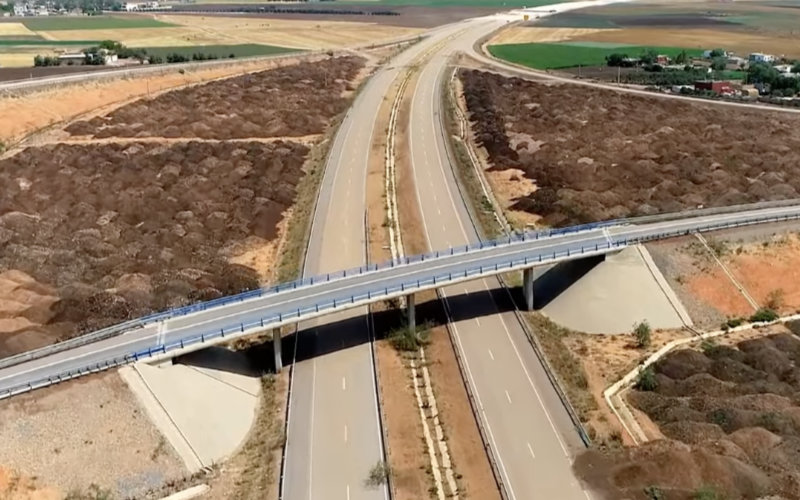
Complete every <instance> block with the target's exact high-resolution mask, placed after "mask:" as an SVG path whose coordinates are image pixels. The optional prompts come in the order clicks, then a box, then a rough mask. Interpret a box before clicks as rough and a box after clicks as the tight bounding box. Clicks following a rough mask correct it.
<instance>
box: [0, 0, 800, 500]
mask: <svg viewBox="0 0 800 500" xmlns="http://www.w3.org/2000/svg"><path fill="white" fill-rule="evenodd" d="M600 3H610V2H600ZM580 4H591V5H597V4H598V2H576V3H575V4H572V5H580ZM508 19H509V18H508V17H507V16H492V17H489V18H483V19H477V20H468V21H464V22H463V23H458V24H455V25H450V26H446V27H442V28H439V29H436V30H433V31H432V32H431V33H430V36H429V37H428V38H427V39H425V40H423V41H422V42H420V43H418V44H416V45H414V46H412V47H410V48H409V49H407V50H406V51H404V52H402V53H401V54H399V55H398V56H397V57H395V58H394V59H393V60H392V61H390V63H389V64H387V65H385V66H384V67H382V68H381V69H379V70H378V71H377V72H376V74H375V75H373V76H372V77H371V78H370V79H369V80H368V82H367V83H366V84H365V86H364V87H363V88H362V89H361V92H360V93H359V95H358V96H357V98H356V99H355V102H354V104H353V106H352V108H351V109H350V111H349V112H348V115H347V116H346V118H345V119H344V121H343V123H342V125H341V127H340V129H339V131H338V133H337V134H336V137H335V139H334V143H333V145H332V148H331V152H330V155H329V158H328V161H327V165H326V170H325V174H324V177H323V181H322V187H321V191H320V195H319V199H318V201H317V206H316V208H315V215H314V222H313V226H312V231H311V235H310V240H309V246H308V252H307V258H306V261H305V267H304V270H303V273H304V276H306V277H310V276H319V277H320V279H319V280H317V281H316V282H315V283H313V284H310V283H306V284H303V285H302V286H298V287H297V288H287V289H284V290H282V291H279V292H274V293H272V292H271V293H264V294H263V295H261V296H259V297H254V298H248V299H247V300H243V301H240V302H233V303H229V304H224V305H218V306H214V307H209V308H207V309H202V308H198V309H197V310H195V311H193V312H190V313H188V314H183V315H179V316H175V317H171V318H168V319H164V320H162V321H158V322H155V323H151V324H148V325H146V326H144V327H143V328H139V329H135V330H132V331H130V332H127V333H125V334H123V335H119V336H116V337H113V338H109V339H105V340H102V341H99V342H96V343H92V344H89V345H85V346H81V347H78V348H75V349H70V350H67V351H63V352H59V353H56V354H53V355H51V356H46V357H42V358H40V359H36V360H32V361H29V362H25V363H21V364H18V365H14V366H10V367H7V368H3V369H0V398H3V397H7V396H10V395H13V394H16V393H18V392H22V391H24V390H27V389H25V387H24V386H25V385H26V384H34V386H35V387H39V386H43V385H47V384H48V383H49V382H50V381H49V380H48V378H53V377H58V376H60V375H61V374H64V373H65V372H71V371H75V370H85V369H87V368H88V367H91V366H98V368H97V369H101V368H102V367H103V366H104V364H117V363H127V362H131V361H133V360H135V359H139V358H140V357H145V358H146V357H149V356H150V355H151V353H153V352H155V353H156V355H157V356H161V357H170V356H175V355H178V354H182V353H185V352H188V351H190V350H195V349H199V348H204V347H207V346H210V345H214V344H217V343H220V342H225V341H229V340H231V339H233V338H236V337H241V336H245V335H249V334H252V333H254V332H257V331H262V330H263V329H264V328H273V327H275V326H280V325H291V324H293V323H296V322H297V321H298V320H302V321H301V323H300V325H299V330H300V332H299V334H298V336H297V342H296V344H295V350H294V352H286V353H284V359H286V360H287V361H288V360H289V359H291V360H293V361H294V362H295V363H294V366H293V369H292V380H291V395H290V402H289V413H288V416H289V420H288V428H287V439H286V448H285V457H284V463H283V470H282V480H281V492H282V496H281V497H282V498H283V499H290V500H294V499H302V500H305V499H315V498H326V499H327V498H333V499H337V498H342V499H348V500H349V499H354V500H355V499H367V500H373V499H375V500H377V499H385V498H388V491H387V489H386V488H377V489H370V488H366V487H365V486H364V480H365V478H366V477H367V474H368V471H369V469H370V468H371V467H372V466H373V465H374V464H375V463H376V462H377V461H379V460H380V459H382V458H383V443H382V434H381V430H380V421H379V411H378V407H377V400H376V389H375V380H374V371H373V365H374V360H373V359H372V345H371V340H370V332H369V331H368V328H367V321H366V304H369V303H373V302H376V301H379V300H385V299H387V298H389V297H395V296H400V295H403V294H407V293H411V292H413V291H418V290H426V289H433V288H441V287H443V286H444V287H445V288H443V289H442V292H441V293H442V296H443V297H444V298H445V300H446V301H447V302H448V303H449V305H450V312H451V314H452V317H453V320H454V321H453V323H452V327H453V328H454V331H455V337H456V339H457V349H458V350H459V352H460V353H461V355H462V356H463V357H464V359H465V360H466V365H467V369H468V377H467V378H468V383H469V384H470V385H471V387H472V388H473V391H474V392H475V394H477V398H478V401H479V413H480V415H479V416H480V419H481V421H482V423H483V424H484V426H485V427H486V428H487V429H488V434H489V436H490V445H491V448H492V452H493V456H494V457H495V458H496V460H497V463H498V468H499V470H500V474H501V479H502V481H503V483H504V485H505V486H506V489H507V491H508V492H509V495H510V497H511V498H517V499H527V498H559V499H561V498H564V499H571V498H586V496H587V495H586V493H585V492H584V491H583V490H582V488H581V486H580V485H579V484H578V482H577V481H576V480H575V479H574V477H573V476H572V473H571V469H570V462H571V459H570V454H571V453H570V451H571V448H573V447H575V446H578V442H577V436H576V434H575V432H574V430H573V429H572V425H571V423H570V421H569V419H568V418H567V417H566V413H565V411H564V409H563V407H562V405H561V403H560V401H559V400H558V398H557V396H556V395H555V392H554V390H553V388H552V387H551V386H550V384H549V382H548V381H547V378H546V376H545V375H544V373H543V368H542V366H541V364H540V363H539V360H538V359H537V358H536V356H535V355H534V353H533V351H532V350H531V349H530V347H529V345H528V343H527V340H526V339H525V334H524V332H523V331H522V329H521V326H520V325H519V323H518V322H517V320H516V317H515V316H514V315H513V314H511V313H507V312H505V313H501V312H500V308H499V307H497V305H496V304H495V301H494V298H493V297H492V295H491V294H490V293H489V292H488V291H489V290H493V289H496V288H497V287H498V286H499V283H498V282H497V280H496V279H495V278H493V277H492V275H494V274H497V273H498V272H503V271H506V270H508V269H512V268H513V269H522V268H526V267H531V266H534V265H539V264H540V263H541V264H544V263H552V262H554V261H557V260H564V259H572V258H582V257H585V256H587V255H590V254H598V253H605V252H608V251H616V250H618V249H620V248H623V247H624V246H625V245H627V244H630V243H634V242H636V241H640V240H647V239H650V238H654V237H665V236H666V235H668V234H678V233H681V232H685V231H695V230H706V229H707V228H708V226H709V225H718V227H721V226H723V225H726V224H740V223H741V224H750V223H758V222H762V220H761V219H762V218H772V219H776V218H781V217H790V218H797V217H800V207H780V208H770V209H760V210H750V211H743V212H740V213H736V214H721V215H707V216H702V217H693V218H684V219H678V220H670V221H659V222H650V223H647V224H642V225H635V224H624V225H612V226H609V227H603V228H595V229H587V230H583V231H579V232H573V233H565V234H559V235H552V236H551V235H547V234H543V235H541V236H539V237H536V236H534V235H530V236H529V237H526V239H525V240H524V241H513V242H507V243H500V244H498V245H491V246H487V247H486V248H478V249H476V248H472V249H470V250H469V251H465V248H464V245H467V244H469V243H474V242H476V241H477V234H476V233H475V230H474V228H473V227H472V226H471V223H470V220H469V215H468V213H467V210H466V206H465V205H464V202H463V200H462V199H461V198H460V194H459V191H458V187H457V185H456V181H455V178H454V176H453V172H452V169H451V167H450V165H449V163H448V161H449V160H448V158H447V154H446V149H445V145H444V138H443V136H442V131H441V127H440V124H439V119H440V113H441V110H440V99H439V97H440V94H439V88H440V84H441V78H442V77H443V75H444V69H445V63H446V59H447V57H449V55H450V54H452V53H453V52H455V51H465V52H469V51H471V50H472V47H473V46H474V44H475V42H476V41H477V40H478V39H479V38H480V37H481V36H483V35H484V34H486V33H489V32H491V31H492V30H494V29H496V28H498V27H500V26H502V25H503V24H504V23H506V22H507V20H508ZM465 28H466V30H465ZM450 37H452V39H451V40H450V41H449V42H448V43H447V44H444V45H443V46H442V48H441V49H440V50H439V51H438V52H437V53H436V54H435V55H434V56H433V57H432V58H431V59H430V61H429V62H428V63H427V64H426V65H425V66H424V67H423V68H422V71H421V74H420V78H419V80H418V84H417V86H416V87H415V88H414V89H413V90H412V91H413V92H414V95H413V100H412V111H411V121H412V122H411V127H410V130H409V134H410V148H411V155H412V156H411V158H412V165H413V168H414V176H415V180H416V186H417V189H418V202H419V204H420V208H421V212H422V214H423V221H424V226H425V227H424V230H425V233H426V235H427V239H428V243H429V246H430V248H438V249H441V252H440V254H439V255H438V256H435V255H434V256H428V257H426V258H425V260H422V259H420V258H411V259H409V261H408V262H403V263H397V264H396V265H390V266H382V267H380V268H379V269H375V270H368V271H363V272H359V273H355V274H351V275H348V276H347V277H341V276H337V277H336V279H332V280H328V279H325V278H327V276H325V278H323V275H326V274H327V273H335V272H336V271H338V270H340V269H345V268H354V267H358V266H363V265H364V264H366V252H365V233H366V231H365V227H364V221H365V207H366V203H365V183H366V173H367V163H368V158H369V156H368V155H369V151H370V146H371V144H372V142H373V141H374V140H376V139H377V137H378V135H379V134H382V133H383V132H384V131H383V130H376V127H375V123H376V120H377V114H378V110H379V108H380V105H381V103H382V102H383V100H384V99H385V98H387V93H388V90H389V88H390V87H391V84H392V82H393V81H394V80H395V78H396V77H397V76H398V75H399V74H400V73H401V71H402V70H403V68H404V66H406V65H409V64H411V63H412V62H413V61H414V59H415V58H416V57H417V56H419V55H420V54H422V53H423V52H424V51H426V50H428V49H430V48H431V47H434V46H436V44H438V43H439V42H441V41H443V40H445V39H449V38H450ZM506 265H507V266H509V267H506V268H504V267H502V266H506ZM434 278H437V279H438V281H432V280H433V279H434ZM464 296H466V297H467V298H468V300H463V297H464ZM456 297H459V298H460V300H455V298H456ZM295 311H297V314H295ZM323 316H324V318H323ZM264 318H266V320H265V319H264ZM262 321H264V322H263V323H261V322H262ZM239 325H241V329H240V328H239ZM221 332H224V335H223V334H222V333H221ZM184 343H185V345H184ZM190 344H191V345H190ZM160 350H163V351H164V352H163V353H162V354H158V352H159V351H160ZM132 356H133V357H132ZM9 391H13V392H9Z"/></svg>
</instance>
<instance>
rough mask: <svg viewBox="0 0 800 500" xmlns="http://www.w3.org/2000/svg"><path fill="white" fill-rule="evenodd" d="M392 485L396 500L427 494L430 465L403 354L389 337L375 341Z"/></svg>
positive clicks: (415, 497)
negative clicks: (427, 474)
mask: <svg viewBox="0 0 800 500" xmlns="http://www.w3.org/2000/svg"><path fill="white" fill-rule="evenodd" d="M375 351H376V359H375V361H376V362H377V366H378V374H379V379H380V391H381V400H382V403H383V408H382V410H383V416H384V421H383V423H384V426H385V427H386V436H387V438H388V439H387V443H386V445H387V450H388V460H389V466H390V467H391V471H392V487H393V493H394V497H395V498H396V499H397V500H414V499H417V498H426V497H427V496H428V488H429V487H430V480H429V479H428V477H427V476H426V474H425V471H426V470H427V469H428V468H430V462H429V461H428V458H427V457H428V455H427V450H426V449H425V444H424V442H423V434H422V423H420V419H419V409H418V408H417V401H416V398H415V396H414V390H413V388H412V385H411V375H410V372H409V369H408V367H407V366H406V364H405V363H406V362H405V361H404V360H403V356H402V354H401V353H399V352H398V351H397V350H396V349H395V348H394V347H392V345H391V344H390V342H389V341H388V340H380V341H378V342H376V344H375Z"/></svg>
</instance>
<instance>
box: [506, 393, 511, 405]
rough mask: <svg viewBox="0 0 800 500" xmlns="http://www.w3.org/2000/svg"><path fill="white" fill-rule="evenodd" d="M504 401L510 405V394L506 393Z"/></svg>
mask: <svg viewBox="0 0 800 500" xmlns="http://www.w3.org/2000/svg"><path fill="white" fill-rule="evenodd" d="M506 399H507V400H508V404H511V394H509V393H508V391H506Z"/></svg>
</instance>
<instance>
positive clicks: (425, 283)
mask: <svg viewBox="0 0 800 500" xmlns="http://www.w3.org/2000/svg"><path fill="white" fill-rule="evenodd" d="M799 218H800V210H798V211H797V213H792V214H782V215H768V216H753V217H743V218H742V219H739V220H735V221H721V222H718V223H709V224H704V225H699V226H696V227H688V228H679V229H674V230H667V231H660V232H655V233H651V234H642V235H635V234H634V235H631V236H625V235H620V236H613V235H609V239H608V241H607V242H606V243H603V244H592V245H581V246H580V247H578V248H575V249H574V250H573V249H567V250H566V251H561V252H558V251H554V252H549V251H548V252H538V253H535V250H533V251H532V254H531V255H530V256H526V257H522V258H514V259H510V260H504V261H503V260H501V261H498V262H496V263H495V264H494V265H479V266H472V267H467V268H465V269H464V270H462V271H458V272H448V273H441V274H434V275H432V276H430V277H427V278H423V279H416V280H409V281H407V282H401V283H400V284H396V285H393V286H388V287H380V286H378V287H375V288H374V289H369V290H367V291H365V292H362V293H359V294H355V295H347V296H341V297H334V298H332V299H328V300H324V301H320V302H317V303H315V304H313V305H311V306H308V307H304V308H296V309H289V310H286V311H282V312H279V313H275V314H272V315H269V316H265V317H261V318H259V319H258V320H255V321H250V322H247V323H244V322H238V323H233V324H230V325H229V326H227V327H223V328H219V329H214V330H213V331H208V332H204V333H201V334H199V335H192V336H188V337H185V338H182V339H179V340H176V341H173V342H171V343H167V344H162V345H157V346H153V347H152V348H149V349H147V350H144V351H137V352H132V353H130V354H129V355H126V356H125V357H123V358H112V359H110V360H108V361H102V362H99V363H91V364H88V365H87V366H84V367H81V368H79V369H76V370H71V371H66V372H63V373H60V374H58V375H56V376H51V377H47V378H43V379H40V380H35V381H33V382H30V383H26V384H21V385H19V386H15V387H12V388H10V389H5V390H3V391H2V392H0V399H3V398H5V397H9V396H11V395H15V394H19V393H20V392H26V391H28V390H31V389H35V388H39V387H44V386H46V385H50V384H52V383H57V382H60V381H63V380H69V379H70V378H74V377H75V376H79V375H81V374H86V373H94V372H95V371H100V370H104V369H107V368H110V367H112V366H119V365H120V364H125V363H130V362H134V361H137V360H139V359H142V358H146V357H151V356H153V355H154V354H166V353H168V352H171V351H176V350H183V349H186V348H187V347H190V346H195V345H197V344H206V343H209V342H212V341H213V342H215V343H216V342H217V341H219V339H222V338H225V337H226V336H231V335H236V336H240V335H244V334H249V333H251V332H255V331H260V330H263V329H265V328H274V327H277V326H281V325H284V324H289V323H294V322H297V321H301V320H303V319H305V318H306V317H316V316H321V315H323V314H328V313H331V312H334V311H336V310H340V309H347V308H350V307H354V306H358V305H363V304H367V303H370V302H377V301H380V300H387V299H390V298H394V297H398V296H402V295H407V294H411V293H416V292H418V291H424V290H429V289H435V288H440V287H445V286H448V285H450V284H452V283H456V282H460V281H467V280H471V279H478V278H482V277H485V276H492V275H496V274H500V273H506V272H509V271H515V270H519V269H525V268H529V267H536V266H539V265H544V264H549V263H553V262H558V261H561V260H566V259H571V258H576V257H588V256H590V255H598V254H602V253H607V252H609V251H617V250H620V249H622V248H624V247H627V246H629V245H631V244H637V243H642V242H646V241H652V240H658V239H666V238H671V237H675V236H683V235H688V234H691V233H694V232H708V231H715V230H720V229H728V228H734V227H741V226H748V225H754V224H761V223H767V222H780V221H788V220H797V219H799ZM580 227H581V229H578V230H577V231H581V230H593V229H597V227H598V226H597V225H589V226H588V229H587V226H586V225H584V226H580ZM634 227H636V226H634ZM637 230H638V229H637ZM567 232H573V233H574V232H576V231H575V230H573V231H567ZM554 234H564V231H560V232H553V231H544V232H534V233H523V234H519V235H510V236H508V237H506V238H503V239H500V240H493V241H487V242H479V243H477V244H473V245H465V246H463V247H458V248H451V249H449V250H444V251H436V252H429V253H427V254H423V255H417V256H411V257H408V258H403V259H396V260H393V261H389V262H384V263H383V264H375V265H368V266H361V267H359V268H356V269H353V270H349V271H341V272H338V273H330V274H325V275H323V276H316V277H311V278H306V279H302V280H296V281H293V282H291V283H284V284H280V285H277V286H274V287H271V288H268V289H258V290H252V291H249V292H245V293H243V294H239V295H236V296H232V297H222V298H220V299H216V300H212V301H208V302H203V303H199V304H194V305H191V306H186V307H183V308H178V309H175V310H171V311H165V312H163V313H158V314H154V315H151V316H148V317H146V318H141V319H140V320H138V321H139V322H140V323H141V324H146V323H148V322H153V321H157V320H163V319H169V318H172V317H175V316H179V315H186V314H190V313H191V312H196V311H201V310H205V309H209V308H211V307H221V306H223V305H225V304H230V303H232V302H241V301H244V300H247V299H249V298H254V297H259V296H263V295H265V294H268V293H275V294H277V293H280V292H281V291H284V290H290V289H291V290H295V289H297V288H300V287H306V286H311V285H314V284H319V283H321V282H330V281H334V280H341V279H345V278H347V277H348V276H351V277H352V276H354V275H362V274H365V273H376V272H379V271H380V270H382V269H386V268H393V267H397V266H403V265H408V264H412V263H415V262H423V261H426V260H431V259H434V260H436V259H439V258H446V257H448V256H452V255H457V254H460V253H466V252H475V251H478V250H481V249H486V248H496V247H499V246H507V245H511V244H513V243H515V242H520V241H530V240H531V239H540V238H542V237H544V236H543V235H547V237H552V236H553V235H554ZM76 374H77V375H76Z"/></svg>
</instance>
